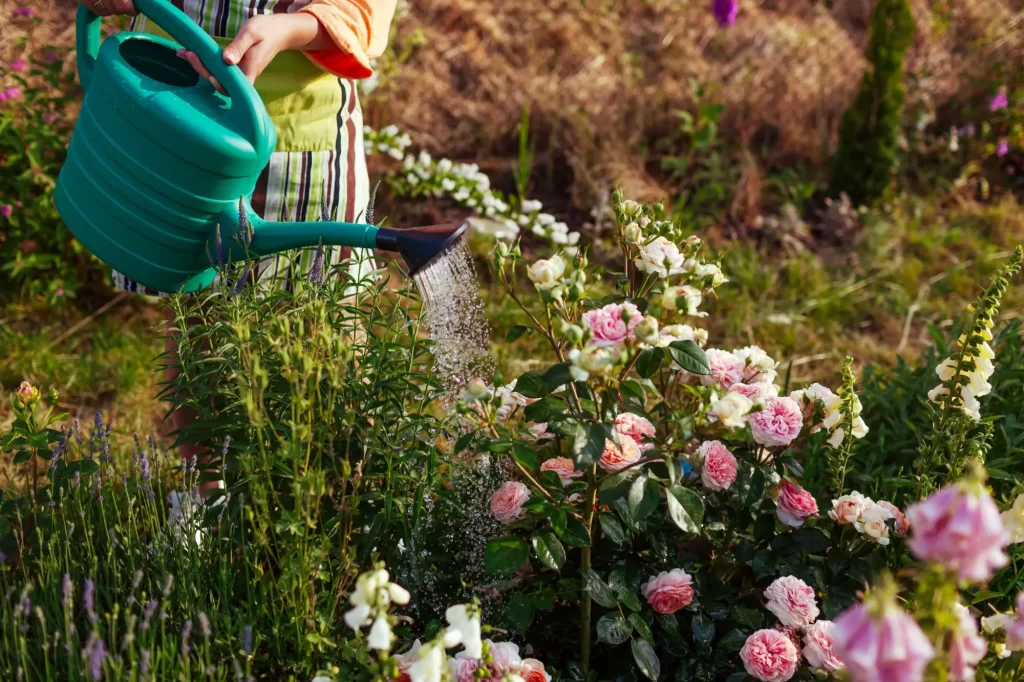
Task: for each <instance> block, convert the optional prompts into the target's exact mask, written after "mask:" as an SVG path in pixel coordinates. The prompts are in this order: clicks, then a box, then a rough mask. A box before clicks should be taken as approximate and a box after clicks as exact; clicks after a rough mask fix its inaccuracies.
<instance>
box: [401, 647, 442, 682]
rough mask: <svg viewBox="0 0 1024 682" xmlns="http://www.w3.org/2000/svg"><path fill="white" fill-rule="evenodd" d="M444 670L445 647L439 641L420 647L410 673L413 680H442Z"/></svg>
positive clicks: (417, 681) (426, 681) (436, 681)
mask: <svg viewBox="0 0 1024 682" xmlns="http://www.w3.org/2000/svg"><path fill="white" fill-rule="evenodd" d="M444 671H445V655H444V649H442V648H441V646H440V645H439V644H437V643H430V644H427V645H425V646H422V647H420V650H419V653H418V655H417V657H416V660H414V661H413V662H412V664H410V665H409V670H408V673H409V679H410V680H411V682H441V680H442V677H443V675H444Z"/></svg>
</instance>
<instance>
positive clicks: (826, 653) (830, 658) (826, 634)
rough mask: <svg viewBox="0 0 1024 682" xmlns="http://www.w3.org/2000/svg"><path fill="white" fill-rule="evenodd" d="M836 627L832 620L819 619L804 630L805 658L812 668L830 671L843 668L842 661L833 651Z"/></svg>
mask: <svg viewBox="0 0 1024 682" xmlns="http://www.w3.org/2000/svg"><path fill="white" fill-rule="evenodd" d="M834 627H835V626H834V625H833V624H832V621H830V620H819V621H817V622H815V623H812V624H811V625H809V626H808V627H807V629H806V630H804V658H806V659H807V664H808V665H810V666H811V667H812V668H816V669H818V670H824V671H826V672H830V673H834V672H835V671H837V670H842V668H843V663H842V661H840V660H839V659H838V658H836V655H835V653H834V652H833V651H832V629H833V628H834Z"/></svg>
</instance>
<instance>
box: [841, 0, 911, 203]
mask: <svg viewBox="0 0 1024 682" xmlns="http://www.w3.org/2000/svg"><path fill="white" fill-rule="evenodd" d="M913 37H914V20H913V17H912V16H911V14H910V6H909V4H908V2H907V0H879V2H878V4H877V5H875V11H874V14H873V15H872V19H871V37H870V39H869V41H868V50H867V58H868V62H869V66H868V69H867V71H866V72H865V73H864V78H863V80H862V81H861V85H860V91H859V92H858V93H857V98H856V99H855V100H854V102H853V104H852V105H851V106H850V108H849V109H847V111H846V113H845V114H844V115H843V120H842V123H841V124H840V128H839V149H838V150H837V151H836V155H835V159H834V160H833V170H832V187H831V189H832V193H833V195H835V196H838V195H839V193H840V192H845V193H846V194H847V195H849V197H850V198H851V199H852V200H853V201H854V203H856V204H861V203H870V202H874V201H875V200H877V199H878V198H880V197H881V196H882V194H883V193H884V192H885V190H886V189H887V188H888V187H889V181H890V180H891V179H892V175H893V169H894V166H895V163H896V154H897V145H898V144H899V136H900V110H901V108H902V107H903V55H904V53H905V52H906V50H907V48H908V47H910V43H911V40H912V39H913Z"/></svg>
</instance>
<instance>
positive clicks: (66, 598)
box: [60, 573, 75, 609]
mask: <svg viewBox="0 0 1024 682" xmlns="http://www.w3.org/2000/svg"><path fill="white" fill-rule="evenodd" d="M61 595H62V596H61V599H60V604H61V606H63V607H64V608H65V609H69V608H71V603H72V601H73V600H74V598H75V584H74V583H73V582H71V574H70V573H65V574H64V583H63V585H62V586H61Z"/></svg>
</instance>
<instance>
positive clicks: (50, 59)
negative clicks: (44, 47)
mask: <svg viewBox="0 0 1024 682" xmlns="http://www.w3.org/2000/svg"><path fill="white" fill-rule="evenodd" d="M59 60H60V53H59V52H54V51H53V50H50V51H49V52H47V53H46V54H44V55H43V61H44V62H46V63H47V64H53V63H54V62H56V61H59Z"/></svg>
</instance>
